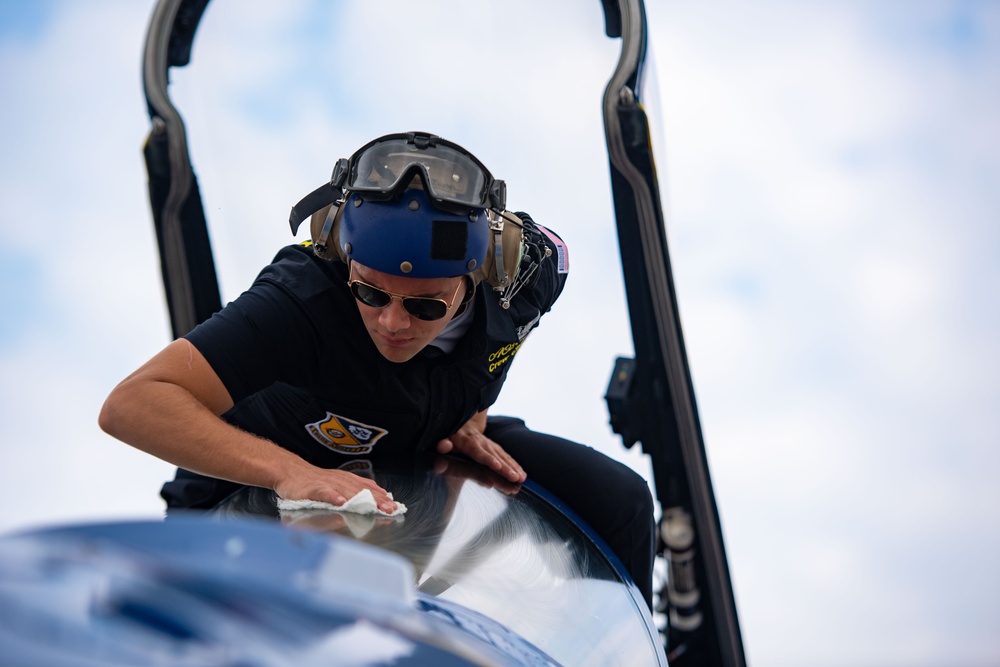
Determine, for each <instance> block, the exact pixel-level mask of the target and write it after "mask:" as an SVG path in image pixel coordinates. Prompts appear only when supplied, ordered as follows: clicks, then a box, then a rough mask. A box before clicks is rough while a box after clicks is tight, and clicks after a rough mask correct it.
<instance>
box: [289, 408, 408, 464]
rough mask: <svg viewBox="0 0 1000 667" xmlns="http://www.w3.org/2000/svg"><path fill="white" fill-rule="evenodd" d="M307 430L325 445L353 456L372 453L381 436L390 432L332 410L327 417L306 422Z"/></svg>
mask: <svg viewBox="0 0 1000 667" xmlns="http://www.w3.org/2000/svg"><path fill="white" fill-rule="evenodd" d="M306 431H308V432H309V435H311V436H312V437H313V439H314V440H316V442H318V443H320V444H321V445H323V446H324V447H327V448H328V449H332V450H333V451H335V452H339V453H341V454H349V455H351V456H360V455H363V454H368V453H370V452H371V451H372V447H374V446H375V443H376V442H378V440H379V438H381V437H382V436H383V435H385V434H386V433H388V431H386V430H385V429H382V428H378V427H377V426H369V425H368V424H362V423H361V422H356V421H352V420H350V419H347V418H346V417H341V416H340V415H335V414H333V413H332V412H327V413H326V417H324V418H323V419H320V420H319V421H316V422H312V423H311V424H306Z"/></svg>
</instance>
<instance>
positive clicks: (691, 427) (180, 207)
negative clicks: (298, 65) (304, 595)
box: [142, 0, 746, 667]
mask: <svg viewBox="0 0 1000 667" xmlns="http://www.w3.org/2000/svg"><path fill="white" fill-rule="evenodd" d="M208 3H209V0H158V2H157V3H156V6H155V8H154V10H153V15H152V18H151V20H150V25H149V29H148V33H147V37H146V44H145V50H144V57H143V68H142V75H143V87H144V92H145V96H146V102H147V107H148V112H149V116H150V120H151V124H152V127H151V131H150V134H149V136H148V138H147V141H146V144H145V146H144V154H145V158H146V166H147V170H148V173H149V196H150V205H151V208H152V211H153V221H154V226H155V228H156V235H157V243H158V248H159V253H160V266H161V273H162V276H163V284H164V289H165V293H166V299H167V306H168V310H169V314H170V323H171V329H172V333H173V335H174V337H179V336H182V335H184V334H186V333H187V332H188V331H190V330H191V329H193V328H194V327H195V326H196V325H197V324H199V323H200V322H202V321H204V320H205V319H207V318H208V317H210V316H211V315H212V313H214V312H216V311H217V310H219V309H220V308H221V307H222V305H221V297H220V291H219V284H218V278H217V275H216V271H215V263H214V259H213V253H212V248H211V243H210V240H209V235H208V225H207V221H206V218H205V213H204V209H203V206H202V202H201V194H200V191H199V188H198V182H197V178H196V177H195V174H194V171H193V169H192V166H191V160H190V156H189V153H188V144H187V136H186V132H185V128H184V122H183V120H182V118H181V116H180V113H179V112H178V111H177V109H176V108H175V107H174V105H173V103H172V102H171V100H170V96H169V94H168V92H167V87H168V84H169V70H170V68H171V67H183V66H186V65H187V64H188V63H189V62H190V59H191V46H192V43H193V41H194V35H195V32H196V31H197V28H198V24H199V22H200V20H201V17H202V15H203V13H204V11H205V8H206V7H207V5H208ZM601 3H602V5H603V8H604V15H605V33H606V34H607V36H608V37H613V38H618V37H620V38H621V40H622V48H621V54H620V57H619V61H618V63H617V66H616V68H615V70H614V73H613V74H612V76H611V78H610V80H609V82H608V84H607V86H606V88H605V91H604V97H603V115H604V123H605V138H606V142H607V147H608V158H609V166H610V172H611V186H612V194H613V199H614V209H615V218H616V223H617V229H618V237H619V248H620V253H621V257H622V270H623V275H624V279H625V288H626V297H627V301H628V307H629V317H630V323H631V327H632V337H633V342H634V349H635V358H634V359H628V358H619V359H617V360H616V362H615V368H614V371H613V374H612V378H611V381H610V383H609V385H608V390H607V393H606V399H607V402H608V408H609V411H610V416H611V425H612V428H613V429H614V431H615V432H616V433H619V434H620V435H621V436H622V438H623V440H624V443H625V445H626V446H628V447H631V446H632V445H633V444H635V442H641V443H642V448H643V451H644V452H645V453H646V454H648V455H649V456H650V459H651V462H652V467H653V475H654V482H655V487H656V494H657V499H658V500H659V502H660V504H661V507H662V508H663V509H664V513H665V515H666V514H667V513H668V512H670V513H671V515H672V516H675V515H676V516H680V517H684V518H686V519H689V520H690V526H689V528H690V531H689V532H690V533H691V535H692V537H693V542H692V543H691V544H690V546H689V547H688V548H687V549H686V551H685V553H684V554H683V555H680V554H676V553H675V554H671V553H670V550H669V548H667V549H666V551H667V553H666V555H667V557H668V559H670V558H671V557H673V561H672V562H673V569H672V571H671V577H673V578H677V579H678V580H679V581H680V580H684V581H683V583H684V585H685V586H687V588H689V589H693V590H684V591H680V592H681V593H684V594H685V595H686V596H687V599H688V600H689V601H690V600H691V599H694V600H696V602H694V603H692V605H691V606H692V608H691V609H686V610H682V611H684V612H685V613H688V614H689V615H688V616H686V617H685V619H686V620H687V621H688V622H689V625H688V627H687V628H686V629H680V628H679V627H675V625H674V624H671V626H670V628H669V630H668V635H667V648H668V651H669V655H670V658H671V664H674V665H688V664H690V665H724V666H725V667H742V666H743V665H745V664H746V659H745V656H744V649H743V640H742V635H741V632H740V627H739V621H738V617H737V613H736V603H735V598H734V594H733V588H732V581H731V577H730V573H729V566H728V562H727V559H726V553H725V547H724V544H723V538H722V529H721V523H720V520H719V513H718V506H717V504H716V500H715V494H714V491H713V488H712V483H711V478H710V475H709V469H708V462H707V458H706V453H705V445H704V439H703V435H702V430H701V423H700V420H699V417H698V411H697V406H696V402H695V396H694V389H693V384H692V381H691V372H690V368H689V365H688V360H687V352H686V349H685V346H684V338H683V334H682V330H681V325H680V318H679V314H678V308H677V297H676V291H675V287H674V281H673V275H672V271H671V265H670V258H669V253H668V249H667V238H666V228H665V223H664V214H663V207H662V203H661V199H660V190H659V185H658V183H657V178H656V167H655V163H654V159H653V157H654V156H653V150H652V146H651V138H650V134H649V123H648V118H647V116H646V112H645V110H644V109H643V106H642V99H641V98H642V77H643V74H644V66H645V58H646V48H647V39H648V33H647V23H646V14H645V7H644V5H643V2H642V0H601ZM700 591H705V592H706V593H707V594H706V595H705V596H704V597H702V596H701V595H700ZM692 595H693V597H692ZM691 613H694V614H695V615H696V618H697V619H699V621H698V622H696V623H690V621H691V618H692V616H691V615H690V614H691ZM678 625H679V624H678Z"/></svg>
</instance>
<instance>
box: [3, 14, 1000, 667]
mask: <svg viewBox="0 0 1000 667" xmlns="http://www.w3.org/2000/svg"><path fill="white" fill-rule="evenodd" d="M499 5H500V3H492V4H487V3H468V2H466V3H445V2H439V1H434V2H430V1H428V2H423V3H420V4H419V7H418V6H417V3H404V2H386V3H379V4H374V3H363V2H344V3H338V4H337V5H336V6H332V5H326V4H324V3H318V2H308V1H306V0H299V1H296V2H283V3H280V5H279V4H278V3H265V2H253V3H249V2H239V3H237V2H231V1H227V0H215V2H213V3H212V4H211V5H210V7H209V9H208V12H207V13H206V16H205V19H204V22H203V25H202V28H201V31H200V33H199V35H198V40H197V41H196V43H195V50H194V61H193V65H192V66H191V67H189V68H186V69H184V70H180V71H175V72H174V74H173V84H172V86H171V92H172V94H173V95H174V98H175V100H176V101H177V104H178V106H179V108H180V109H181V112H182V113H183V114H184V117H185V120H186V121H187V124H188V131H189V137H190V141H191V151H192V160H193V163H194V165H195V168H196V170H197V172H198V175H199V178H200V180H201V183H202V193H203V196H204V198H205V205H206V212H207V215H208V218H209V221H210V226H211V233H212V239H213V244H214V247H215V252H216V259H217V262H218V268H219V272H220V280H221V283H222V289H223V296H224V298H225V299H232V298H234V297H235V296H236V295H237V294H239V292H240V291H241V290H242V289H243V288H244V287H246V286H247V285H249V283H250V281H251V280H252V279H253V276H254V275H255V274H256V272H257V271H258V270H259V269H260V267H261V266H263V264H264V263H266V262H267V261H268V259H269V258H270V257H271V256H272V255H273V254H274V251H275V249H276V248H278V247H280V246H281V245H282V244H284V243H288V242H290V241H293V240H294V239H293V238H292V237H291V236H290V235H289V233H288V228H287V224H286V222H285V220H286V219H287V213H288V208H289V206H290V205H291V204H292V203H294V202H295V201H296V200H297V199H298V198H299V197H300V196H301V195H302V194H304V193H306V192H308V191H309V190H311V189H312V188H313V187H315V186H316V185H318V184H319V183H321V182H322V181H323V180H325V178H326V177H327V176H328V174H329V171H330V168H331V166H332V164H333V162H334V161H335V160H336V158H338V157H341V156H346V155H348V154H350V153H351V152H352V151H353V150H354V149H355V148H357V147H358V146H360V145H361V144H363V143H364V142H365V141H367V140H368V139H370V138H372V137H374V136H377V135H380V134H384V133H386V132H392V131H399V130H406V129H425V130H430V131H434V132H436V133H438V134H441V135H443V136H446V137H448V138H450V139H452V140H454V141H457V142H459V143H461V144H463V145H465V146H467V147H468V148H470V149H471V150H473V151H474V152H475V153H476V154H477V155H478V156H479V157H480V158H481V159H483V161H484V162H485V163H486V164H487V165H489V166H490V168H491V170H492V171H493V172H494V173H495V174H496V175H498V176H499V177H502V178H505V179H506V181H507V183H508V187H509V191H510V201H511V202H512V205H513V206H515V207H516V208H519V209H523V210H527V211H530V212H531V213H532V214H533V215H534V216H535V217H536V218H537V219H538V220H539V221H541V222H543V223H544V224H547V225H549V226H551V227H552V228H554V229H556V230H558V231H559V232H560V234H561V235H563V237H564V238H565V239H566V240H567V241H568V243H569V245H570V249H571V253H572V266H573V275H572V276H571V278H570V283H569V285H568V287H567V290H566V293H565V295H564V297H563V298H562V299H561V300H560V302H559V304H557V306H556V308H555V309H554V310H553V312H552V313H551V314H550V315H549V316H547V317H546V319H545V320H544V321H543V325H542V326H541V327H540V329H539V330H538V332H537V333H535V334H533V335H532V339H531V342H530V343H529V344H528V345H526V346H525V347H524V348H522V350H521V351H520V352H519V354H518V361H517V364H516V366H515V369H514V370H513V372H512V374H511V380H510V383H509V385H508V386H507V387H506V388H505V391H504V394H503V396H502V397H501V401H500V403H499V404H498V406H497V411H498V412H508V413H514V414H519V415H521V416H524V417H525V418H526V419H527V421H528V422H529V424H530V425H532V426H533V427H535V428H538V429H542V430H550V431H553V432H557V433H561V434H563V435H566V436H568V437H571V438H573V439H575V440H578V441H580V442H585V443H588V444H590V445H592V446H594V447H596V448H599V449H601V450H602V451H605V452H607V453H609V454H611V455H613V456H616V457H618V458H620V459H622V460H624V461H625V462H627V463H628V464H629V465H632V466H634V467H635V468H636V469H637V470H639V471H640V472H642V473H643V474H647V475H648V463H647V462H646V461H645V460H644V458H643V457H642V456H641V455H640V454H639V453H638V452H637V451H633V450H629V451H625V450H623V449H622V448H621V446H620V444H619V443H618V441H617V440H616V439H615V437H614V436H613V434H612V433H611V432H610V429H609V428H608V426H607V414H606V410H605V407H604V404H603V400H602V399H601V396H602V394H603V392H604V389H605V387H606V383H607V379H608V377H609V374H610V371H611V368H612V365H613V360H614V357H615V356H618V355H628V354H630V353H631V344H630V338H629V331H628V321H627V315H626V310H625V305H624V292H623V288H622V284H621V272H620V267H619V260H618V257H617V249H616V240H615V236H614V227H613V224H612V213H611V211H612V206H611V200H610V192H609V186H608V174H607V160H606V155H605V153H604V145H603V128H602V125H601V118H600V99H601V94H602V92H603V87H604V84H605V82H606V79H607V76H608V75H609V73H610V72H611V70H612V69H613V67H614V63H615V60H616V58H617V49H618V44H617V42H616V41H615V40H610V39H607V38H605V37H604V36H603V32H602V26H603V24H602V17H601V13H600V3H598V2H596V1H595V2H593V3H576V2H570V0H558V1H556V0H553V1H552V2H547V3H537V2H535V3H531V2H527V1H521V0H516V1H515V0H511V1H510V2H506V3H503V4H502V8H501V7H500V6H499ZM591 5H592V6H591ZM152 6H153V3H152V2H150V1H148V0H147V1H143V2H130V1H126V0H120V1H112V0H101V1H94V2H89V3H78V2H70V1H63V2H55V1H53V2H45V3H21V2H13V1H10V0H0V99H3V100H4V103H3V104H2V105H0V128H2V129H0V132H2V136H3V146H4V150H3V151H0V176H2V178H0V202H2V204H0V312H2V313H3V314H2V316H0V448H2V449H0V452H2V456H3V462H4V465H3V466H2V467H0V481H2V483H0V500H2V503H0V507H2V508H3V509H0V531H10V530H15V529H20V528H25V527H31V526H38V525H45V524H50V523H58V522H65V521H80V520H93V519H110V518H121V517H134V516H156V515H157V514H158V513H159V512H160V511H161V505H160V502H159V499H158V497H157V495H156V491H157V489H158V487H159V484H160V483H161V481H162V480H163V479H164V478H166V477H167V476H168V475H169V474H170V467H169V466H167V465H166V464H163V463H161V462H158V461H156V460H154V459H151V458H150V457H148V456H146V455H144V454H141V453H139V452H135V451H133V450H131V449H129V448H128V447H126V446H124V445H121V444H119V443H116V442H114V441H113V440H111V439H110V438H107V437H106V436H104V435H103V434H101V433H100V431H99V430H98V428H97V425H96V415H97V411H98V410H99V407H100V404H101V402H102V401H103V398H104V396H105V395H106V394H107V392H108V391H110V389H111V388H112V387H113V386H114V384H115V383H116V382H117V381H118V380H120V379H121V378H122V377H124V376H125V375H126V374H128V373H129V372H131V370H133V369H134V368H135V367H136V366H138V365H139V364H140V363H142V361H144V360H145V359H146V358H148V357H149V356H151V355H152V354H153V353H154V352H155V351H156V350H158V349H159V348H160V347H161V346H162V345H164V344H165V343H166V342H168V336H169V326H168V323H167V319H166V313H165V309H164V305H163V298H162V287H161V285H160V282H159V276H158V269H157V266H156V261H157V259H156V252H155V240H154V237H153V232H152V224H151V221H150V214H149V211H148V205H147V202H146V194H145V170H144V166H143V164H142V160H141V145H142V142H143V140H144V137H145V134H146V133H147V131H148V119H147V117H146V115H145V105H144V101H143V99H142V91H141V82H140V77H139V71H140V70H139V58H140V53H141V48H142V41H143V38H144V35H145V30H146V26H147V22H148V18H149V15H150V13H151V10H152ZM648 11H649V17H650V21H651V26H652V35H651V43H652V47H653V52H654V56H655V59H656V69H657V75H658V77H657V81H658V83H659V86H658V101H657V100H654V99H653V98H652V97H650V98H649V99H648V100H647V101H648V102H649V103H650V110H651V111H652V112H653V113H655V115H656V117H657V119H658V120H659V123H658V126H659V129H661V130H662V134H661V136H660V139H661V142H660V145H659V146H658V156H659V167H660V175H661V178H662V181H663V189H664V193H665V203H666V209H667V215H668V238H669V241H670V250H671V257H672V261H673V265H674V271H675V278H676V283H677V290H678V298H679V301H680V311H681V317H682V321H683V325H684V331H685V338H686V342H687V347H688V352H689V356H690V361H691V368H692V374H693V377H694V382H695V388H696V391H697V395H698V404H699V409H700V412H701V417H702V423H703V427H704V431H705V436H706V442H707V447H708V453H709V460H710V463H711V467H712V475H713V481H714V483H715V486H716V491H717V496H718V500H719V506H720V511H721V513H722V521H723V527H724V530H725V534H726V546H727V549H728V552H729V557H730V567H731V570H732V573H733V578H734V585H735V589H736V595H737V602H738V606H739V611H740V619H741V623H742V626H743V630H744V639H745V643H746V646H747V652H748V656H749V659H750V662H751V664H754V665H789V666H791V665H866V666H867V665H912V666H924V665H927V666H930V665H940V664H958V665H995V664H998V663H1000V632H998V629H1000V574H998V573H997V569H996V567H995V560H996V557H995V554H996V553H997V552H998V550H1000V528H998V527H1000V485H998V484H997V481H996V480H997V478H998V476H1000V448H998V447H997V443H998V442H1000V410H998V409H997V407H996V406H997V405H998V404H1000V343H998V334H1000V307H998V306H1000V303H998V297H997V294H998V293H1000V224H998V223H1000V187H998V185H1000V120H998V118H1000V85H998V83H997V82H998V81H1000V5H998V4H997V3H994V2H928V1H921V0H917V1H911V2H901V1H896V2H890V1H882V2H878V3H869V2H860V1H859V2H812V3H796V2H791V1H790V0H786V1H784V2H776V1H769V2H761V3H753V4H752V5H749V4H747V3H737V2H723V1H721V0H711V1H706V2H701V3H679V2H674V1H668V0H650V2H649V4H648ZM414 26H430V27H429V28H427V29H414ZM554 35H555V37H554Z"/></svg>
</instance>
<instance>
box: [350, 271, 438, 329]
mask: <svg viewBox="0 0 1000 667" xmlns="http://www.w3.org/2000/svg"><path fill="white" fill-rule="evenodd" d="M350 285H351V293H352V294H354V298H355V299H357V300H358V301H360V302H361V303H363V304H365V305H366V306H371V307H372V308H385V307H386V306H388V305H389V302H390V301H392V295H390V294H389V293H388V292H383V291H382V290H380V289H378V288H377V287H372V286H371V285H369V284H367V283H363V282H361V281H358V280H352V281H351V283H350ZM403 308H405V309H406V312H408V313H409V314H410V315H413V316H414V317H415V318H417V319H418V320H424V321H425V322H433V321H434V320H440V319H441V318H442V317H444V316H445V315H446V314H447V313H448V304H447V303H445V302H444V301H442V300H440V299H425V298H422V297H418V296H411V297H407V298H405V299H403Z"/></svg>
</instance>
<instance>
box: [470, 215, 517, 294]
mask: <svg viewBox="0 0 1000 667" xmlns="http://www.w3.org/2000/svg"><path fill="white" fill-rule="evenodd" d="M502 215H503V232H502V233H501V236H500V239H501V246H502V250H503V266H504V270H505V274H506V275H507V284H508V285H509V284H510V283H512V282H514V277H515V276H517V272H518V268H519V267H520V265H521V256H522V254H523V252H524V222H522V221H521V219H520V218H519V217H517V216H516V215H514V214H513V213H511V212H510V211H504V212H503V214H502ZM470 275H471V276H472V281H473V282H474V283H476V284H477V285H478V284H479V283H481V282H483V281H486V282H487V283H489V284H490V285H492V286H493V287H505V285H500V284H499V283H498V281H497V272H496V242H495V239H494V237H493V235H492V234H491V235H490V244H489V247H488V248H487V250H486V259H485V260H484V261H483V263H482V265H481V266H480V267H479V268H478V269H476V270H475V271H473V272H472V273H471V274H470Z"/></svg>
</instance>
